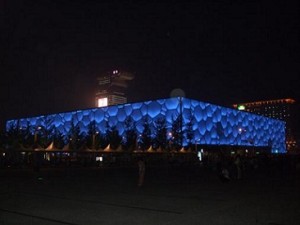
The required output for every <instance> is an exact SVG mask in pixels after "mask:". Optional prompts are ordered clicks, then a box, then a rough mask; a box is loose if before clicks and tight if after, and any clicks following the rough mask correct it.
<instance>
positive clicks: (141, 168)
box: [138, 158, 145, 187]
mask: <svg viewBox="0 0 300 225" xmlns="http://www.w3.org/2000/svg"><path fill="white" fill-rule="evenodd" d="M138 169H139V180H138V187H142V186H143V184H144V177H145V161H144V159H143V158H139V160H138Z"/></svg>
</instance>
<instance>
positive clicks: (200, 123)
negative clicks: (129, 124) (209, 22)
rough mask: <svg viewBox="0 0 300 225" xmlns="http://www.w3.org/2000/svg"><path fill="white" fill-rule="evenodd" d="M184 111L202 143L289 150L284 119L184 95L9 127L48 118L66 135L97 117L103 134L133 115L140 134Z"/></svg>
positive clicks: (14, 122)
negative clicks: (147, 123)
mask: <svg viewBox="0 0 300 225" xmlns="http://www.w3.org/2000/svg"><path fill="white" fill-rule="evenodd" d="M180 107H182V109H180ZM181 111H182V113H183V115H182V116H183V124H182V125H183V127H185V126H186V125H187V123H189V121H190V117H191V115H192V117H193V118H192V121H193V123H194V124H193V132H194V135H195V138H197V139H201V141H200V142H198V143H201V144H215V145H218V144H223V145H243V146H245V145H246V146H269V145H270V144H271V145H270V147H271V148H272V152H274V153H284V152H286V149H285V123H284V122H282V121H280V120H275V119H271V118H267V117H263V116H259V115H255V114H251V113H248V112H245V111H238V110H234V109H229V108H224V107H221V106H216V105H212V104H208V103H204V102H200V101H196V100H191V99H187V98H182V101H181V102H180V98H169V99H160V100H154V101H147V102H139V103H133V104H125V105H118V106H109V107H102V108H95V109H88V110H78V111H75V112H66V113H58V114H52V115H47V116H38V117H32V118H22V119H19V120H10V121H7V123H6V129H7V130H8V129H9V128H10V127H11V126H17V124H19V126H20V127H22V128H26V127H27V126H28V125H29V126H32V127H37V126H43V127H45V125H46V123H47V122H46V121H47V120H48V121H52V124H53V125H54V126H55V127H56V128H57V129H58V130H59V131H60V132H62V134H63V135H66V134H67V133H68V132H69V129H70V127H71V123H72V121H73V123H74V125H77V124H78V126H79V127H80V129H81V131H84V132H87V130H88V125H89V123H90V122H91V121H93V120H95V122H96V126H97V128H98V130H99V131H100V132H102V133H104V132H105V131H106V127H107V125H109V126H117V129H118V131H119V133H123V132H124V123H125V120H126V118H127V117H131V118H132V119H133V121H134V122H135V127H136V131H137V132H138V134H140V133H141V132H142V131H143V123H144V119H145V118H148V119H150V122H151V123H150V126H151V127H150V128H151V130H152V131H153V130H154V128H153V126H154V125H153V124H154V123H153V122H155V121H156V120H157V119H158V118H165V119H166V126H167V127H168V128H170V127H171V126H172V122H173V120H174V118H177V116H178V115H179V113H180V112H181ZM247 140H251V141H247ZM183 143H184V144H186V143H187V140H183Z"/></svg>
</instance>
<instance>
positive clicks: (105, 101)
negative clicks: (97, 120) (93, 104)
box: [98, 98, 108, 107]
mask: <svg viewBox="0 0 300 225" xmlns="http://www.w3.org/2000/svg"><path fill="white" fill-rule="evenodd" d="M107 105H108V99H107V98H99V99H98V107H104V106H107Z"/></svg>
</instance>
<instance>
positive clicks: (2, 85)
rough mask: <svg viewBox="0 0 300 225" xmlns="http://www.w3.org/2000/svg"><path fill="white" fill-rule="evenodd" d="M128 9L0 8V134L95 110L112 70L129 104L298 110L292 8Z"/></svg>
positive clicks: (85, 1)
mask: <svg viewBox="0 0 300 225" xmlns="http://www.w3.org/2000/svg"><path fill="white" fill-rule="evenodd" d="M124 2H125V1H124ZM128 2H129V3H120V2H118V1H89V0H82V1H79V0H72V1H71V0H65V1H63V0H48V1H46V0H40V1H39V0H36V1H31V0H26V1H25V0H24V1H16V0H7V1H0V18H1V20H0V28H1V31H0V52H1V53H0V63H1V64H0V67H1V68H0V74H1V82H0V100H1V110H0V123H1V126H3V125H4V122H5V121H6V120H7V119H12V118H18V117H28V116H36V115H40V114H49V113H56V112H62V111H70V110H75V109H84V108H90V107H94V97H95V91H96V88H97V81H96V78H97V76H99V75H101V74H102V73H104V72H107V71H109V70H113V69H119V70H125V71H128V72H132V73H133V74H134V75H135V79H134V80H133V81H132V82H131V83H130V86H129V87H130V88H129V90H128V98H129V101H130V102H136V101H144V100H149V99H157V98H166V97H169V96H170V92H171V91H172V89H174V88H181V89H183V90H184V91H185V93H186V96H187V97H189V98H194V99H197V100H200V101H205V102H211V103H214V104H220V105H224V106H228V105H231V104H233V103H239V102H248V101H256V100H268V99H279V98H287V97H289V98H294V99H296V100H297V101H300V91H299V89H300V79H299V68H300V67H299V65H300V63H299V59H300V53H299V3H298V1H296V0H293V1H289V0H287V1H280V2H277V1H259V0H257V1H255V0H254V1H240V2H236V1H205V2H206V3H199V2H202V1H198V2H196V1H182V3H174V2H173V3H170V2H168V1H157V2H160V3H149V2H150V1H148V2H147V1H139V2H133V1H128ZM177 2H178V1H177ZM203 2H204V1H203Z"/></svg>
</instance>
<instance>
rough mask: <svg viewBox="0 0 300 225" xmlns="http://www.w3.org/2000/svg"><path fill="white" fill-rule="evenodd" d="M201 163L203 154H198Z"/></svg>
mask: <svg viewBox="0 0 300 225" xmlns="http://www.w3.org/2000/svg"><path fill="white" fill-rule="evenodd" d="M198 158H199V161H202V152H198Z"/></svg>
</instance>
